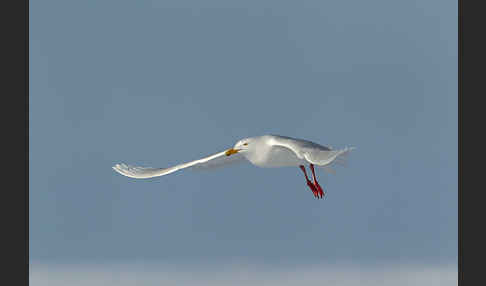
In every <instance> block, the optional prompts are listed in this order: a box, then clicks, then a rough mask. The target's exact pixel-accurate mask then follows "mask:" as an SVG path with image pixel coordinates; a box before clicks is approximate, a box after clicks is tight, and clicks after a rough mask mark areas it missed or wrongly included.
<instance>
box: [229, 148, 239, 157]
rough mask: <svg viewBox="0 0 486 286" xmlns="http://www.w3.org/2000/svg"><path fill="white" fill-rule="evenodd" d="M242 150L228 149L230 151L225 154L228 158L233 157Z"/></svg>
mask: <svg viewBox="0 0 486 286" xmlns="http://www.w3.org/2000/svg"><path fill="white" fill-rule="evenodd" d="M240 150H241V149H233V148H231V149H228V151H226V153H225V154H226V156H229V155H233V154H236V153H238V151H240Z"/></svg>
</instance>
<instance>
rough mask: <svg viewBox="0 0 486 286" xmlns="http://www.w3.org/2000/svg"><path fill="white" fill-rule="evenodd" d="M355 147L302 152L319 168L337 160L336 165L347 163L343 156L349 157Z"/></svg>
mask: <svg viewBox="0 0 486 286" xmlns="http://www.w3.org/2000/svg"><path fill="white" fill-rule="evenodd" d="M353 149H356V148H354V147H349V148H348V147H345V148H344V149H341V150H329V151H322V150H304V151H303V152H302V154H303V156H304V158H305V159H306V160H307V161H308V162H309V163H311V164H315V165H318V166H325V165H328V164H331V163H332V162H334V161H335V160H336V163H343V164H344V163H345V162H344V158H342V157H343V156H345V155H347V154H348V153H349V152H350V151H351V150H353Z"/></svg>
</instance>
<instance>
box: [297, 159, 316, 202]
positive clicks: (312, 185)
mask: <svg viewBox="0 0 486 286" xmlns="http://www.w3.org/2000/svg"><path fill="white" fill-rule="evenodd" d="M299 167H300V169H301V170H302V172H304V175H305V180H306V181H307V186H308V187H309V188H310V189H311V191H312V193H313V194H314V197H316V198H317V197H318V195H319V191H318V190H317V188H316V186H315V185H314V184H313V183H312V182H311V181H310V180H309V178H308V177H307V172H306V171H305V167H304V166H303V165H300V166H299Z"/></svg>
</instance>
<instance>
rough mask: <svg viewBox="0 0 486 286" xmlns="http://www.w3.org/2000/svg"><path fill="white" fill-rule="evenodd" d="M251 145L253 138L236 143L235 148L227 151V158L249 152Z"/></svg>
mask: <svg viewBox="0 0 486 286" xmlns="http://www.w3.org/2000/svg"><path fill="white" fill-rule="evenodd" d="M251 143H252V139H251V138H245V139H241V140H240V141H238V142H236V144H235V146H233V148H231V149H228V150H227V151H226V156H231V155H233V154H236V153H239V152H245V151H248V150H249V148H251Z"/></svg>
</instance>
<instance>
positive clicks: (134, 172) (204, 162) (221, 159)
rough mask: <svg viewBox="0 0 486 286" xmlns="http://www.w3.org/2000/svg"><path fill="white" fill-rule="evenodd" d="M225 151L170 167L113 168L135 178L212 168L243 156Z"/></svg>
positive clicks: (124, 166)
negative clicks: (227, 154)
mask: <svg viewBox="0 0 486 286" xmlns="http://www.w3.org/2000/svg"><path fill="white" fill-rule="evenodd" d="M225 153H226V151H223V152H219V153H216V154H214V155H211V156H208V157H205V158H202V159H199V160H194V161H191V162H187V163H183V164H179V165H176V166H173V167H170V168H150V167H136V166H130V165H126V164H123V163H122V164H116V165H115V166H113V169H114V170H115V171H117V172H118V173H120V174H122V175H124V176H127V177H130V178H136V179H145V178H153V177H159V176H163V175H167V174H170V173H173V172H175V171H177V170H181V169H185V168H189V167H193V168H213V167H217V166H222V165H226V164H229V163H234V162H236V161H241V160H242V159H243V158H244V157H243V156H241V155H240V154H238V153H237V154H233V155H231V156H226V154H225Z"/></svg>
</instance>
